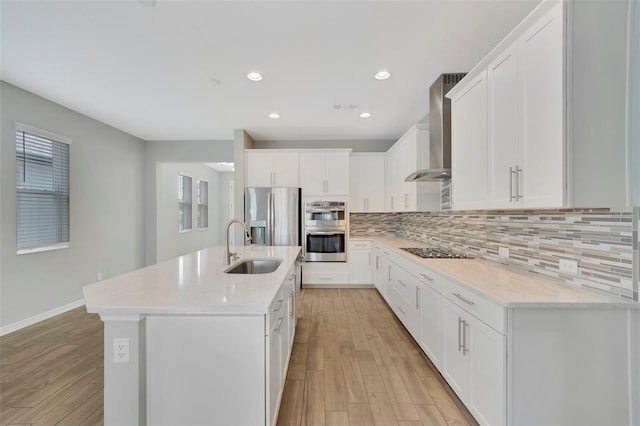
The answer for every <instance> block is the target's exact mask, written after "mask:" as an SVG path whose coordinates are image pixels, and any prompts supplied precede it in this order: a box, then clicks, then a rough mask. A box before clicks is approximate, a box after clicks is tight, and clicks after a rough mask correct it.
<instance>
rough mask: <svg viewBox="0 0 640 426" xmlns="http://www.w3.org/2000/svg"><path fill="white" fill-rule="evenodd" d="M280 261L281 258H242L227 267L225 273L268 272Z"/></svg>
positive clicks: (276, 266) (274, 268) (276, 267)
mask: <svg viewBox="0 0 640 426" xmlns="http://www.w3.org/2000/svg"><path fill="white" fill-rule="evenodd" d="M281 263H282V259H244V260H241V261H240V262H238V263H236V264H235V265H232V266H231V267H229V268H227V269H226V270H225V271H224V272H225V273H226V274H269V273H271V272H273V271H275V270H276V269H278V266H280V264H281Z"/></svg>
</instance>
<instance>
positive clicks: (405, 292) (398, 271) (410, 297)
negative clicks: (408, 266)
mask: <svg viewBox="0 0 640 426" xmlns="http://www.w3.org/2000/svg"><path fill="white" fill-rule="evenodd" d="M416 281H417V280H416V279H415V278H414V277H413V275H411V274H410V273H408V272H407V271H405V270H404V269H402V268H400V267H399V266H396V265H392V266H391V286H392V287H393V288H395V289H396V291H397V292H398V293H399V294H400V295H401V296H402V297H403V298H404V299H405V300H406V301H407V302H408V303H412V304H415V302H416V284H417V282H416Z"/></svg>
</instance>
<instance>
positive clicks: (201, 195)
mask: <svg viewBox="0 0 640 426" xmlns="http://www.w3.org/2000/svg"><path fill="white" fill-rule="evenodd" d="M207 227H209V183H208V182H206V181H204V180H199V181H198V228H199V229H204V228H207Z"/></svg>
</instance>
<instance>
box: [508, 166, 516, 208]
mask: <svg viewBox="0 0 640 426" xmlns="http://www.w3.org/2000/svg"><path fill="white" fill-rule="evenodd" d="M514 174H515V170H513V167H509V201H513V200H514V199H515V198H516V196H515V195H513V175H514ZM517 178H518V177H517V175H516V179H517Z"/></svg>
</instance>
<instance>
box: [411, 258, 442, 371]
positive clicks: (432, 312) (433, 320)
mask: <svg viewBox="0 0 640 426" xmlns="http://www.w3.org/2000/svg"><path fill="white" fill-rule="evenodd" d="M417 273H418V275H419V276H420V278H421V281H422V286H420V287H419V288H418V298H419V306H420V313H419V315H420V337H419V338H418V339H417V340H418V344H419V345H420V347H421V348H422V350H423V351H424V353H426V354H427V356H428V357H429V359H430V360H431V362H432V363H433V365H435V366H436V367H437V368H439V367H440V365H441V363H442V342H443V334H442V333H443V327H442V296H441V289H440V287H441V277H440V276H439V275H438V274H435V273H433V272H432V271H429V270H427V269H426V268H423V270H422V271H418V272H417Z"/></svg>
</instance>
